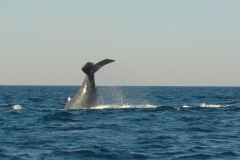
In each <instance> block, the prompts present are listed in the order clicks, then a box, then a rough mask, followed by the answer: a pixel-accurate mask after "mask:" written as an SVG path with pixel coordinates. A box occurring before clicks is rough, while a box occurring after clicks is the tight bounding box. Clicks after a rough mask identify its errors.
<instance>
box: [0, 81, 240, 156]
mask: <svg viewBox="0 0 240 160" xmlns="http://www.w3.org/2000/svg"><path fill="white" fill-rule="evenodd" d="M78 89H79V86H0V134H1V136H0V159H1V160H29V159H30V160H51V159H56V160H65V159H66V160H74V159H90V160H91V159H93V160H95V159H96V160H99V159H103V160H108V159H114V160H115V159H119V160H123V159H126V160H130V159H131V160H134V159H167V160H171V159H172V160H182V159H183V160H185V159H201V160H202V159H214V160H215V159H240V87H130V86H129V87H120V86H119V87H113V86H111V87H107V86H106V87H104V86H100V87H97V90H98V103H99V105H98V106H96V107H92V108H90V109H81V110H74V111H67V110H65V109H64V107H65V104H66V103H67V99H68V97H73V96H74V95H75V94H76V92H77V91H78Z"/></svg>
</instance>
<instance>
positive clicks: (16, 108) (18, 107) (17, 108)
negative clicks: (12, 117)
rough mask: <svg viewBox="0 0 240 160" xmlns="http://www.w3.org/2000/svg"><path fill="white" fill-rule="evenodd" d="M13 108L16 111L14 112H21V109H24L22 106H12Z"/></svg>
mask: <svg viewBox="0 0 240 160" xmlns="http://www.w3.org/2000/svg"><path fill="white" fill-rule="evenodd" d="M12 108H13V109H14V110H19V109H22V106H20V105H18V104H17V105H14V106H12Z"/></svg>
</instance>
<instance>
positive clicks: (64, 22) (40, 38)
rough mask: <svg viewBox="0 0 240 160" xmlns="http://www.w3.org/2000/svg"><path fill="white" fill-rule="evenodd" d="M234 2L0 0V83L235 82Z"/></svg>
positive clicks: (237, 15)
mask: <svg viewBox="0 0 240 160" xmlns="http://www.w3.org/2000/svg"><path fill="white" fill-rule="evenodd" d="M239 8H240V1H239V0H171V1H169V0H121V1H118V0H101V1H99V0H41V1H39V0H21V1H19V0H11V1H9V0H1V1H0V35H1V36H0V75H1V78H0V85H64V86H68V85H81V84H82V82H83V80H84V77H85V74H84V73H83V72H82V70H81V68H82V66H83V65H84V64H85V63H86V62H93V63H97V62H99V61H101V60H103V59H106V58H108V59H114V60H116V61H115V62H113V63H111V64H108V65H106V66H104V67H103V68H101V69H100V70H99V71H98V72H97V73H96V74H95V81H96V85H98V86H240V9H239Z"/></svg>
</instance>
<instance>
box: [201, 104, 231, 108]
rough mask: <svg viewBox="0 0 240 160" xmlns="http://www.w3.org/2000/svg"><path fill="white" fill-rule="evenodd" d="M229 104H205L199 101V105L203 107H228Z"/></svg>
mask: <svg viewBox="0 0 240 160" xmlns="http://www.w3.org/2000/svg"><path fill="white" fill-rule="evenodd" d="M230 106H231V105H220V104H206V103H201V104H200V107H203V108H224V107H230Z"/></svg>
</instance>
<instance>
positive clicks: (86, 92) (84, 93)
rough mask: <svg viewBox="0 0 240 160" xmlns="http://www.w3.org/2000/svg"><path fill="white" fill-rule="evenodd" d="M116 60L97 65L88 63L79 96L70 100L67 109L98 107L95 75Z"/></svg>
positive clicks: (83, 68)
mask: <svg viewBox="0 0 240 160" xmlns="http://www.w3.org/2000/svg"><path fill="white" fill-rule="evenodd" d="M114 61H115V60H111V59H105V60H103V61H101V62H98V63H96V64H94V63H91V62H87V63H86V64H85V65H84V66H83V67H82V71H83V72H84V73H85V74H86V78H85V80H84V81H83V84H82V86H81V88H80V89H79V91H78V92H77V94H76V95H75V96H74V97H73V98H72V99H70V98H69V99H68V103H67V104H66V106H65V109H67V110H70V109H81V108H90V107H94V106H96V105H97V88H96V86H95V80H94V73H96V72H97V71H98V70H99V69H100V68H101V67H102V66H104V65H106V64H108V63H111V62H114Z"/></svg>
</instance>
